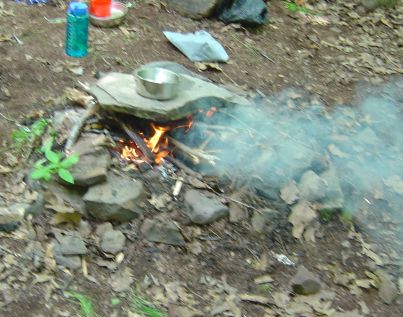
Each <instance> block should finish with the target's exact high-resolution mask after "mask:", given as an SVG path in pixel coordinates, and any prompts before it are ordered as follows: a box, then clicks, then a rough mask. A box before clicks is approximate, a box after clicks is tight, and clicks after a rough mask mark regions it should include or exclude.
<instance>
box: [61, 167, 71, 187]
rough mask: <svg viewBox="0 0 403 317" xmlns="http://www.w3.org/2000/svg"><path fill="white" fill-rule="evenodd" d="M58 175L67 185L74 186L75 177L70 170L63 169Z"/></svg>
mask: <svg viewBox="0 0 403 317" xmlns="http://www.w3.org/2000/svg"><path fill="white" fill-rule="evenodd" d="M57 175H59V177H60V178H61V179H62V180H64V181H66V182H67V183H70V184H74V177H73V175H72V174H71V173H70V172H69V171H68V170H66V169H64V168H61V169H59V170H58V171H57Z"/></svg>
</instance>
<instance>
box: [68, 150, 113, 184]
mask: <svg viewBox="0 0 403 317" xmlns="http://www.w3.org/2000/svg"><path fill="white" fill-rule="evenodd" d="M110 164H111V156H110V154H109V151H108V150H107V149H104V148H100V149H97V150H95V151H93V152H91V153H86V154H84V155H81V156H80V160H79V161H78V163H77V164H76V165H74V166H73V167H72V169H71V173H72V174H73V177H74V184H75V185H77V186H84V187H88V186H91V185H94V184H98V183H102V182H103V181H105V180H106V174H107V172H108V168H109V165H110Z"/></svg>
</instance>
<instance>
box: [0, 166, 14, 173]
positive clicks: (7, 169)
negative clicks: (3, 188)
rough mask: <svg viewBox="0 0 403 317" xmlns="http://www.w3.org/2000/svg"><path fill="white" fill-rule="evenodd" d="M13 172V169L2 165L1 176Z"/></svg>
mask: <svg viewBox="0 0 403 317" xmlns="http://www.w3.org/2000/svg"><path fill="white" fill-rule="evenodd" d="M11 171H12V170H11V168H9V167H5V166H3V165H0V174H8V173H10V172H11Z"/></svg>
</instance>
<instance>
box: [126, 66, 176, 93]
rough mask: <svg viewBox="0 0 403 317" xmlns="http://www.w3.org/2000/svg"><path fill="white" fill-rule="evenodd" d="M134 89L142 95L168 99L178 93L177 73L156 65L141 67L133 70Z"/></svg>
mask: <svg viewBox="0 0 403 317" xmlns="http://www.w3.org/2000/svg"><path fill="white" fill-rule="evenodd" d="M134 75H135V77H136V90H137V93H138V94H139V95H141V96H143V97H146V98H150V99H157V100H169V99H173V98H175V97H176V95H177V94H178V85H179V75H178V74H176V73H174V72H172V71H170V70H167V69H164V68H158V67H143V68H140V69H139V70H137V71H136V72H135V74H134Z"/></svg>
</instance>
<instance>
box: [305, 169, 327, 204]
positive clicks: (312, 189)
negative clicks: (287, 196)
mask: <svg viewBox="0 0 403 317" xmlns="http://www.w3.org/2000/svg"><path fill="white" fill-rule="evenodd" d="M326 187H327V184H326V182H325V181H324V180H323V179H322V178H320V177H319V176H318V175H317V174H316V173H315V172H313V171H306V172H305V173H304V174H303V175H302V177H301V180H300V181H299V184H298V189H299V196H300V197H302V198H305V200H307V201H310V202H314V201H318V200H320V199H322V198H324V197H325V194H326Z"/></svg>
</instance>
